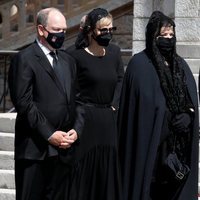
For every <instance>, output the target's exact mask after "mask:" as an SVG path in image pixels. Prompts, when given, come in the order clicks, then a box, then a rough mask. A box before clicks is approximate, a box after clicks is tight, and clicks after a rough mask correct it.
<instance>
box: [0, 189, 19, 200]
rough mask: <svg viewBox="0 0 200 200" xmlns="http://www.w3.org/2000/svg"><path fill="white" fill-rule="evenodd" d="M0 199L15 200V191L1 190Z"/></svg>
mask: <svg viewBox="0 0 200 200" xmlns="http://www.w3.org/2000/svg"><path fill="white" fill-rule="evenodd" d="M0 199H1V200H15V190H14V189H0Z"/></svg>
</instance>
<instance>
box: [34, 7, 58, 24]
mask: <svg viewBox="0 0 200 200" xmlns="http://www.w3.org/2000/svg"><path fill="white" fill-rule="evenodd" d="M53 10H54V11H58V12H60V13H61V11H60V10H59V9H57V8H53V7H51V8H45V9H42V10H40V11H39V12H38V13H37V19H36V21H37V26H38V25H43V26H47V23H48V16H49V13H50V12H51V11H53Z"/></svg>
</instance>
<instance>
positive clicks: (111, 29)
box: [98, 26, 117, 34]
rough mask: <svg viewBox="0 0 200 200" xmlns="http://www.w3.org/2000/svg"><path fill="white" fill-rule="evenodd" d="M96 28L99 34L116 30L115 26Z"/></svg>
mask: <svg viewBox="0 0 200 200" xmlns="http://www.w3.org/2000/svg"><path fill="white" fill-rule="evenodd" d="M98 30H99V31H100V32H101V34H106V33H113V32H114V31H116V30H117V27H115V26H114V27H111V28H101V29H100V28H98Z"/></svg>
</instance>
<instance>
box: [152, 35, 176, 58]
mask: <svg viewBox="0 0 200 200" xmlns="http://www.w3.org/2000/svg"><path fill="white" fill-rule="evenodd" d="M175 44H176V37H172V38H165V37H161V36H159V37H158V38H157V39H156V45H157V47H158V49H159V50H160V52H161V54H163V55H166V54H169V53H170V52H172V50H173V49H174V47H175Z"/></svg>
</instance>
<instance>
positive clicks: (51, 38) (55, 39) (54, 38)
mask: <svg viewBox="0 0 200 200" xmlns="http://www.w3.org/2000/svg"><path fill="white" fill-rule="evenodd" d="M46 31H47V30H46ZM47 32H48V36H47V38H46V41H47V42H48V43H49V44H50V45H51V46H52V47H53V48H54V49H59V48H60V47H61V46H62V45H63V42H64V40H65V33H64V32H58V33H51V32H49V31H47Z"/></svg>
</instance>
